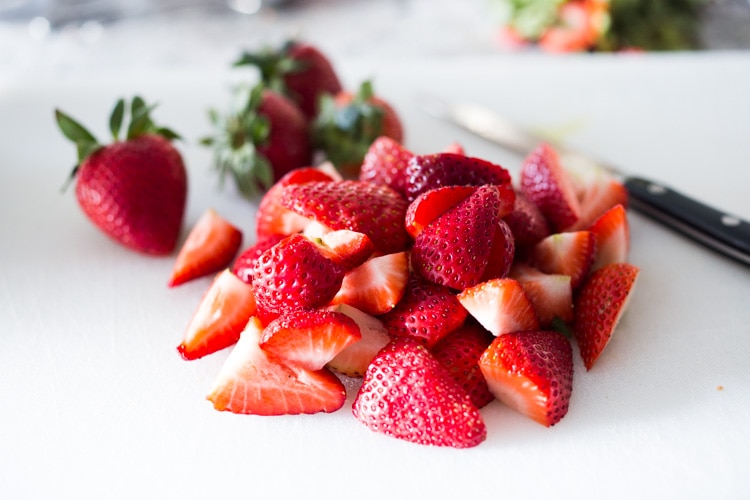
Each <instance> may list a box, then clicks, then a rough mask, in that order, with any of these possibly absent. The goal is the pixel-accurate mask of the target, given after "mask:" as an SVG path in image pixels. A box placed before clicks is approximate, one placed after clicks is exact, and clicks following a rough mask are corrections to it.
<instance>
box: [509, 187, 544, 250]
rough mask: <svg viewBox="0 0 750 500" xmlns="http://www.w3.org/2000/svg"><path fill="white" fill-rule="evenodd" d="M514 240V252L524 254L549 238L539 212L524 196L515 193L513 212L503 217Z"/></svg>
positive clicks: (542, 216)
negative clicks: (518, 251) (517, 251)
mask: <svg viewBox="0 0 750 500" xmlns="http://www.w3.org/2000/svg"><path fill="white" fill-rule="evenodd" d="M504 220H505V222H507V223H508V226H510V230H511V232H512V233H513V238H514V239H515V244H516V250H520V251H522V252H525V251H526V249H528V248H530V247H532V246H534V245H536V244H537V243H539V242H540V241H541V240H542V239H544V238H545V237H547V236H549V235H550V233H551V231H550V228H549V224H548V223H547V219H545V218H544V215H543V214H542V212H541V210H539V207H537V206H536V205H535V204H533V203H531V202H530V201H529V199H528V198H526V195H524V194H523V193H521V192H520V191H516V199H515V202H514V204H513V211H512V212H511V213H509V214H508V215H506V216H505V217H504Z"/></svg>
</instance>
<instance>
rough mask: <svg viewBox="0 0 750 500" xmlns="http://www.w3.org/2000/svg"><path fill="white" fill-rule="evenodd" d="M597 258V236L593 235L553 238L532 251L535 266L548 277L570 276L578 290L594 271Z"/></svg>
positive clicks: (577, 233)
mask: <svg viewBox="0 0 750 500" xmlns="http://www.w3.org/2000/svg"><path fill="white" fill-rule="evenodd" d="M595 256H596V236H594V234H593V233H592V232H591V231H571V232H565V233H556V234H551V235H549V236H547V237H546V238H544V239H543V240H542V241H540V242H539V243H537V244H536V246H535V247H534V248H533V250H532V251H531V262H532V263H533V265H534V266H535V267H537V268H538V269H539V270H540V271H542V272H545V273H548V274H565V275H568V276H570V278H571V281H570V285H571V286H572V287H573V289H574V290H575V289H576V288H578V286H579V285H580V284H581V282H582V281H583V280H584V279H585V278H586V276H587V275H588V274H589V272H590V271H591V265H592V264H593V263H594V257H595Z"/></svg>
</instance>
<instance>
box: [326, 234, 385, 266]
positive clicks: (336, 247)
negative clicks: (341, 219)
mask: <svg viewBox="0 0 750 500" xmlns="http://www.w3.org/2000/svg"><path fill="white" fill-rule="evenodd" d="M320 244H321V245H323V246H324V247H325V248H327V249H329V250H330V251H331V252H332V255H331V258H332V259H333V260H334V262H336V263H338V264H340V265H341V267H343V268H344V269H345V270H347V271H349V270H351V269H354V268H355V267H358V266H360V265H362V264H364V263H365V262H366V261H367V259H369V258H370V257H371V256H372V253H373V252H374V251H375V245H373V243H372V240H371V239H370V237H369V236H367V235H366V234H365V233H360V232H358V231H350V230H349V229H339V230H336V231H328V232H326V233H325V234H323V235H321V237H320Z"/></svg>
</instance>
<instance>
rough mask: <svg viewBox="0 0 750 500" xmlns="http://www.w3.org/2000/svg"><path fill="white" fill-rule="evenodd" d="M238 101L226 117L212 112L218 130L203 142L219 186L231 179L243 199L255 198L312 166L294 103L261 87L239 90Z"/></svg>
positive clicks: (304, 125) (304, 126)
mask: <svg viewBox="0 0 750 500" xmlns="http://www.w3.org/2000/svg"><path fill="white" fill-rule="evenodd" d="M236 97H237V99H238V101H239V103H240V104H239V106H237V108H236V109H232V110H231V111H230V112H229V113H228V114H226V115H221V114H220V113H218V112H217V111H215V110H212V111H211V113H210V118H211V121H212V123H213V125H214V127H215V129H216V132H215V134H214V135H213V136H210V137H205V138H203V139H202V140H201V143H202V144H203V145H204V146H208V147H211V148H212V149H213V152H214V168H215V169H216V170H217V171H218V172H219V179H220V182H222V183H223V181H224V179H225V177H226V176H227V175H231V176H232V177H233V178H234V181H235V183H236V185H237V188H238V189H239V191H240V192H241V193H242V195H243V196H245V197H246V198H248V199H255V198H257V197H258V196H259V195H260V194H261V193H263V192H265V191H267V190H268V189H269V188H270V187H271V186H272V185H273V183H274V182H275V181H277V180H279V179H280V178H281V177H283V176H284V175H285V174H287V173H289V172H290V171H291V170H294V169H296V168H300V167H305V166H308V165H309V164H310V163H311V162H312V148H311V146H310V139H309V135H308V130H307V120H306V119H305V116H304V115H303V114H302V111H300V109H299V108H298V107H297V106H296V105H295V104H294V103H293V102H292V101H290V100H289V99H287V98H286V97H284V96H283V95H282V94H279V93H278V92H275V91H273V90H271V89H269V88H266V87H265V86H264V85H263V84H259V85H256V86H255V87H252V88H251V89H247V88H239V89H237V96H236Z"/></svg>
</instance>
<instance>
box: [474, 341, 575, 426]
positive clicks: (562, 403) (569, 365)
mask: <svg viewBox="0 0 750 500" xmlns="http://www.w3.org/2000/svg"><path fill="white" fill-rule="evenodd" d="M479 367H480V369H481V371H482V374H483V375H484V378H485V380H486V381H487V385H488V386H489V389H490V391H491V392H492V394H494V395H495V397H496V398H497V399H499V400H500V401H502V402H503V403H504V404H506V405H508V406H510V407H511V408H513V409H515V410H516V411H518V412H520V413H522V414H524V415H526V416H527V417H529V418H531V419H533V420H535V421H536V422H539V423H540V424H542V425H544V426H547V427H550V426H552V425H555V424H556V423H558V422H559V421H560V420H561V419H562V418H563V417H564V416H565V415H566V414H567V413H568V406H569V404H570V396H571V393H572V390H573V352H572V348H571V346H570V343H569V342H568V340H567V339H566V338H565V337H563V336H562V334H560V333H558V332H553V331H531V332H513V333H508V334H505V335H502V336H500V337H498V338H496V339H495V340H494V341H493V342H492V344H491V345H490V346H489V347H488V348H487V350H486V351H485V352H484V353H483V354H482V357H481V358H480V360H479Z"/></svg>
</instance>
